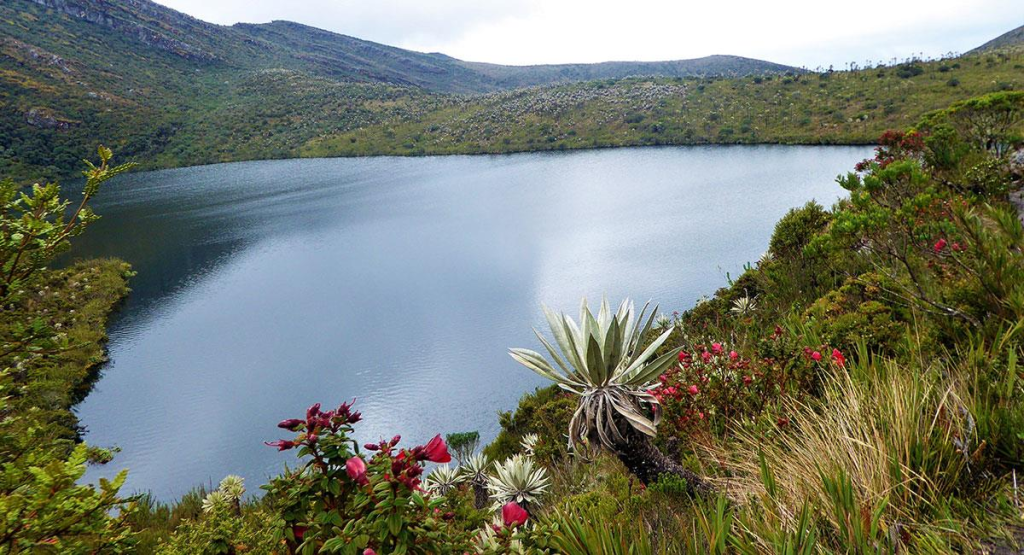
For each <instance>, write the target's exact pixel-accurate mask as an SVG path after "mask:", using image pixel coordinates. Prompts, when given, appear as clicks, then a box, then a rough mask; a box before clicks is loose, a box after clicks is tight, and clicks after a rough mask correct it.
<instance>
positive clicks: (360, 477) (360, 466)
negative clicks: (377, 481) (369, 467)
mask: <svg viewBox="0 0 1024 555" xmlns="http://www.w3.org/2000/svg"><path fill="white" fill-rule="evenodd" d="M345 472H347V473H348V477H349V478H352V479H353V480H355V481H356V483H358V484H359V485H360V486H365V485H366V484H369V483H370V480H369V479H367V478H366V463H364V462H363V459H360V458H359V457H352V458H351V459H349V460H348V461H346V462H345Z"/></svg>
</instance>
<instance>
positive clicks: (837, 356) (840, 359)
mask: <svg viewBox="0 0 1024 555" xmlns="http://www.w3.org/2000/svg"><path fill="white" fill-rule="evenodd" d="M832 360H834V361H835V363H836V365H838V366H839V367H840V368H846V357H844V356H843V353H840V352H839V349H832Z"/></svg>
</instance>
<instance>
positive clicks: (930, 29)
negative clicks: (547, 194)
mask: <svg viewBox="0 0 1024 555" xmlns="http://www.w3.org/2000/svg"><path fill="white" fill-rule="evenodd" d="M160 2H161V3H163V4H165V5H167V6H170V7H172V8H175V9H178V10H181V11H184V12H186V13H189V14H192V15H194V16H196V17H199V18H201V19H205V20H208V21H213V22H215V23H222V24H230V23H235V22H237V21H247V22H264V21H269V20H272V19H288V20H292V21H298V22H300V23H305V24H308V25H314V26H317V27H321V28H324V29H328V30H331V31H335V32H339V33H344V34H348V35H353V36H357V37H360V38H365V39H369V40H375V41H378V42H383V43H387V44H393V45H396V46H401V47H405V48H411V49H415V50H420V51H429V52H444V53H445V54H449V55H451V56H455V57H457V58H462V59H466V60H474V61H486V62H495V63H509V64H533V63H564V62H598V61H605V60H665V59H679V58H694V57H699V56H705V55H709V54H736V55H741V56H749V57H754V58H762V59H768V60H772V61H777V62H781V63H788V64H792V65H804V66H808V67H815V66H818V65H822V66H827V65H829V64H834V65H835V66H836V67H842V66H844V65H845V64H846V63H847V62H850V61H856V62H857V63H860V64H863V63H864V62H865V61H866V60H869V59H870V60H873V61H877V60H882V59H886V60H887V59H890V58H892V57H898V58H902V57H905V56H908V55H911V54H917V53H924V54H925V55H927V56H936V55H940V54H943V53H946V52H949V51H965V50H968V49H970V48H973V47H974V46H977V45H978V44H980V43H982V42H985V41H986V40H988V39H990V38H993V37H995V36H996V35H999V34H1001V33H1003V32H1005V31H1008V30H1009V29H1010V28H1012V27H1015V26H1017V25H1020V24H1021V23H1024V2H1020V0H974V1H964V0H914V1H909V0H902V1H901V0H859V1H857V2H836V1H834V0H788V1H779V2H764V1H763V0H733V1H732V2H721V1H719V2H697V1H693V0H690V1H686V0H676V1H670V0H632V1H630V2H621V1H619V2H612V1H607V0H547V1H544V0H434V1H430V2H423V1H415V0H379V1H377V2H366V1H361V0H301V1H296V2H281V1H280V0H218V1H217V2H210V1H209V0H160Z"/></svg>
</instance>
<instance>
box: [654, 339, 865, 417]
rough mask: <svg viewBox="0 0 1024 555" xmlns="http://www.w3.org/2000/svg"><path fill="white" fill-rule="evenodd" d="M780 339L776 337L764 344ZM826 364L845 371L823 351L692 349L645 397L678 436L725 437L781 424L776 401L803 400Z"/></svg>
mask: <svg viewBox="0 0 1024 555" xmlns="http://www.w3.org/2000/svg"><path fill="white" fill-rule="evenodd" d="M780 338H781V334H779V333H776V334H774V335H772V336H771V337H769V338H768V339H767V341H769V342H779V341H780ZM783 349H785V347H784V346H781V345H780V351H781V350H783ZM791 352H792V351H790V353H791ZM826 354H828V356H826ZM830 364H835V365H838V366H840V367H845V365H846V359H845V357H843V355H842V353H841V352H840V351H839V350H838V349H829V348H828V347H826V346H822V347H819V348H817V349H811V348H805V349H804V350H803V351H802V352H801V353H800V355H799V356H792V355H791V354H786V355H782V356H780V357H779V358H760V357H754V358H750V357H747V356H744V355H742V354H740V353H739V352H738V351H736V350H735V349H731V348H728V347H726V346H725V345H723V344H722V343H718V342H715V343H712V344H711V345H704V344H697V345H694V346H693V347H691V348H688V349H685V350H683V351H681V352H680V353H679V364H678V365H677V366H675V367H673V368H671V369H670V370H669V371H667V372H666V373H664V374H663V375H662V376H661V377H660V378H659V381H660V383H659V385H658V386H657V387H655V388H653V389H652V390H651V391H650V393H651V394H652V395H654V397H655V398H656V399H658V401H659V402H660V403H661V406H662V407H663V408H664V410H665V418H666V421H668V422H669V423H670V425H674V426H675V428H676V429H677V431H678V432H679V433H681V434H684V435H685V434H699V433H703V432H709V431H710V432H714V433H717V434H728V433H730V432H731V431H732V430H733V429H734V428H735V427H736V426H738V425H746V424H748V423H754V424H757V423H766V422H767V423H771V422H783V421H787V420H786V418H785V416H784V415H782V414H779V413H778V407H779V405H780V403H779V400H780V398H781V397H783V396H786V395H789V396H801V395H804V394H806V393H807V392H808V391H810V390H811V389H812V388H813V382H814V380H816V379H817V378H816V377H817V375H818V374H819V373H820V370H821V369H822V368H824V367H825V366H826V365H830Z"/></svg>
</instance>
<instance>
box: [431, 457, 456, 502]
mask: <svg viewBox="0 0 1024 555" xmlns="http://www.w3.org/2000/svg"><path fill="white" fill-rule="evenodd" d="M461 483H462V471H461V470H459V467H457V466H455V467H453V466H451V465H448V464H446V465H442V466H438V467H437V468H435V469H434V470H433V471H431V472H430V475H429V476H427V479H426V481H425V482H424V485H426V488H427V491H429V492H431V493H436V494H438V495H448V494H449V493H451V491H452V490H454V489H455V488H457V487H459V484H461Z"/></svg>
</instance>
